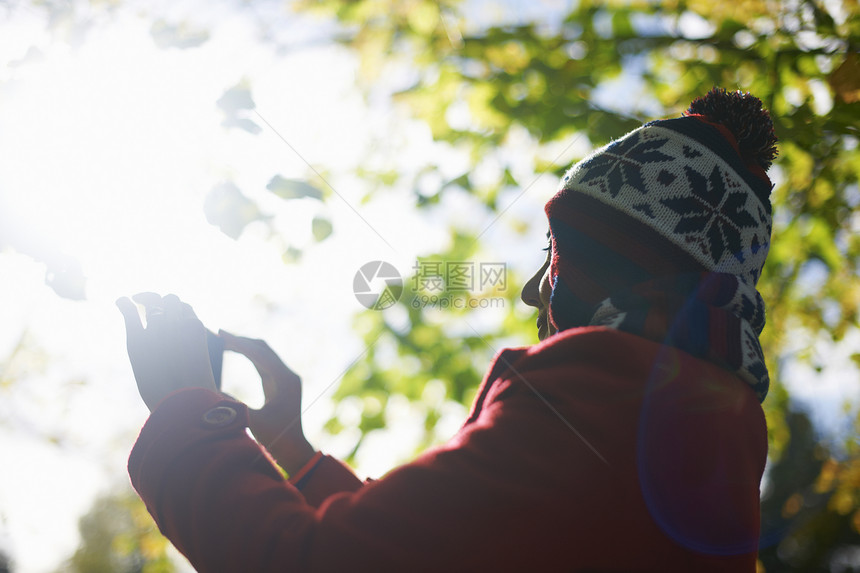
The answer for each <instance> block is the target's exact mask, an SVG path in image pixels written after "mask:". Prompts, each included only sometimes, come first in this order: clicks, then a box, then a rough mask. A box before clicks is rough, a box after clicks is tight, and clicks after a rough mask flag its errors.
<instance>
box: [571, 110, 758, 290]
mask: <svg viewBox="0 0 860 573" xmlns="http://www.w3.org/2000/svg"><path fill="white" fill-rule="evenodd" d="M691 121H695V120H691ZM663 123H668V122H653V123H651V124H648V125H645V126H643V127H641V128H639V129H637V130H635V131H632V132H631V133H629V134H627V135H626V136H625V137H623V138H621V139H619V140H617V141H614V142H613V143H610V144H609V145H607V146H606V147H604V148H602V149H599V150H597V151H596V152H595V153H593V154H592V155H591V156H589V157H588V158H586V159H585V160H583V161H582V162H580V163H578V164H577V165H575V166H574V167H573V168H572V169H571V170H570V172H568V174H567V175H566V176H565V178H564V180H563V189H570V190H574V191H576V192H580V193H585V194H587V195H590V196H592V197H595V198H597V199H599V200H601V201H603V202H604V203H607V204H609V205H611V206H612V207H613V208H615V209H618V210H619V211H622V212H624V213H625V214H627V215H629V216H631V217H634V218H636V219H638V220H639V221H641V222H643V223H645V224H646V225H648V226H650V227H652V228H654V229H655V230H656V231H658V232H659V233H660V234H661V235H663V236H664V237H666V238H668V239H669V240H671V241H672V242H673V243H675V244H676V245H678V246H679V247H681V248H682V249H684V250H685V251H686V252H688V253H689V254H690V255H692V256H693V257H694V258H695V259H696V260H697V261H699V262H700V263H701V264H702V265H704V267H705V268H707V269H709V270H712V271H717V272H725V273H731V274H735V275H738V276H739V277H742V280H744V281H745V282H748V283H749V284H751V285H755V284H756V283H757V282H758V278H759V276H760V275H761V269H762V267H763V266H764V261H765V259H766V257H767V253H768V248H769V243H770V220H769V217H765V216H764V213H765V211H766V209H765V208H764V205H762V204H761V201H760V200H759V199H758V197H757V195H756V194H755V193H753V192H751V190H750V188H749V185H748V184H747V182H746V181H745V180H744V178H743V177H742V176H740V175H738V174H737V173H736V172H735V167H734V166H733V165H731V164H729V163H728V162H727V161H726V160H725V159H723V158H722V157H721V156H720V155H719V154H716V153H714V152H713V151H711V150H710V149H709V148H708V147H707V146H705V145H703V144H702V143H700V142H699V141H696V140H695V139H693V138H692V137H689V136H687V135H685V134H682V133H679V132H677V131H675V130H673V129H670V128H667V127H663V126H661V124H663Z"/></svg>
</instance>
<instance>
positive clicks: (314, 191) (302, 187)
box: [266, 175, 323, 200]
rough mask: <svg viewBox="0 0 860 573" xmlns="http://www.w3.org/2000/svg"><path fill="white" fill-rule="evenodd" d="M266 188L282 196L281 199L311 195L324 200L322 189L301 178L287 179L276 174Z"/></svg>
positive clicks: (312, 197)
mask: <svg viewBox="0 0 860 573" xmlns="http://www.w3.org/2000/svg"><path fill="white" fill-rule="evenodd" d="M266 189H268V190H269V191H271V192H272V193H274V194H275V195H277V196H278V197H280V198H281V199H302V198H304V197H310V198H311V199H318V200H322V196H323V194H322V191H320V190H319V189H318V188H316V187H314V186H313V185H311V184H310V183H308V182H307V181H302V180H300V179H285V178H284V177H281V176H280V175H275V176H274V177H272V179H271V180H270V181H269V183H268V185H266Z"/></svg>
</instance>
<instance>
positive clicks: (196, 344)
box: [116, 293, 215, 411]
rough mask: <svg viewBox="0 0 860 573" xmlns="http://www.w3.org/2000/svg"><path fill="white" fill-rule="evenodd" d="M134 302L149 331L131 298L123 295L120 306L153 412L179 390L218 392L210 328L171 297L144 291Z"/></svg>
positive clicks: (133, 358)
mask: <svg viewBox="0 0 860 573" xmlns="http://www.w3.org/2000/svg"><path fill="white" fill-rule="evenodd" d="M134 300H135V301H137V302H139V303H140V304H142V305H143V306H144V307H145V309H146V328H144V327H143V324H141V322H140V315H139V314H138V312H137V307H136V306H135V305H134V303H133V302H131V300H129V299H128V298H126V297H122V298H120V299H119V300H117V301H116V305H117V307H119V310H120V312H121V313H122V316H123V318H124V319H125V328H126V336H127V343H128V344H127V345H128V358H129V360H130V361H131V368H132V370H133V371H134V378H135V380H137V389H138V391H139V392H140V397H141V398H143V401H144V402H145V403H146V406H147V407H148V408H149V410H150V411H152V410H154V409H155V407H156V406H157V405H158V403H159V402H161V401H162V400H163V399H164V398H165V397H167V396H168V395H169V394H171V393H172V392H175V391H176V390H181V389H183V388H208V389H211V390H215V379H214V378H213V376H212V367H211V365H210V363H209V351H208V347H207V344H206V329H205V328H204V327H203V323H201V322H200V320H199V319H198V318H197V316H196V315H195V314H194V311H193V310H192V309H191V307H190V306H189V305H187V304H185V303H184V302H182V301H180V300H179V298H178V297H177V296H176V295H172V294H169V295H167V296H165V297H163V298H162V297H161V296H159V295H157V294H155V293H141V294H138V295H135V296H134Z"/></svg>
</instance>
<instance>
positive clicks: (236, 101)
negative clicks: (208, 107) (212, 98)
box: [215, 78, 256, 115]
mask: <svg viewBox="0 0 860 573" xmlns="http://www.w3.org/2000/svg"><path fill="white" fill-rule="evenodd" d="M215 105H217V106H218V107H219V108H221V110H222V111H224V112H225V113H227V114H228V115H230V114H234V113H235V112H237V111H239V110H249V109H254V108H255V107H256V106H255V104H254V100H253V98H251V86H250V84H249V82H248V80H247V79H246V78H243V79H242V80H241V81H240V82H239V83H237V84H236V85H235V86H233V87H231V88H230V89H228V90H227V91H225V92H224V94H223V95H222V96H221V97H220V98H218V101H217V102H215Z"/></svg>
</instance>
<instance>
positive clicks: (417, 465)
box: [129, 327, 767, 572]
mask: <svg viewBox="0 0 860 573" xmlns="http://www.w3.org/2000/svg"><path fill="white" fill-rule="evenodd" d="M246 424H247V410H246V409H245V407H244V406H243V405H242V404H241V403H238V402H236V401H233V400H231V399H229V398H227V397H225V396H224V395H222V394H218V393H215V392H212V391H209V390H204V389H190V390H185V391H182V392H179V393H176V394H174V395H172V396H171V397H169V398H168V399H166V400H165V401H164V402H162V404H161V405H159V407H158V408H156V409H155V411H154V412H153V413H152V415H151V416H150V418H149V420H148V421H147V423H146V425H145V426H144V427H143V430H142V431H141V434H140V437H139V439H138V441H137V443H136V445H135V447H134V450H133V451H132V453H131V457H130V459H129V473H130V475H131V479H132V483H133V485H134V487H135V488H136V489H137V491H138V492H139V494H140V496H141V497H142V498H143V499H144V501H145V502H146V505H147V507H148V508H149V511H150V512H151V513H152V515H153V516H154V517H155V520H156V521H157V523H158V525H159V527H160V529H161V531H162V532H163V533H164V534H165V535H166V536H167V537H168V538H170V539H171V540H172V541H173V543H174V544H175V545H176V547H177V548H178V549H179V550H180V551H181V552H182V553H184V554H185V555H186V556H187V557H188V559H189V560H190V561H191V563H192V564H194V566H195V567H197V569H198V571H201V572H210V571H252V572H265V571H278V572H284V571H336V572H343V571H424V570H426V571H660V572H665V571H690V572H709V571H732V572H736V571H749V572H753V571H755V559H756V546H757V538H758V528H759V489H758V487H759V481H760V479H761V475H762V471H763V470H764V464H765V457H766V453H767V434H766V427H765V421H764V415H763V413H762V409H761V407H760V405H759V403H758V400H757V399H756V397H755V395H754V394H753V392H752V391H751V390H750V388H749V387H748V386H747V385H746V384H744V383H743V382H742V381H740V380H739V379H737V378H735V377H734V376H733V375H732V374H730V373H728V372H727V371H725V370H722V369H721V368H719V367H717V366H714V365H712V364H711V363H708V362H704V361H701V360H698V359H695V358H692V357H691V356H689V355H687V354H685V353H683V352H681V351H678V350H676V349H673V348H669V347H665V346H661V345H659V344H656V343H653V342H650V341H648V340H645V339H643V338H640V337H637V336H633V335H631V334H626V333H623V332H618V331H614V330H608V329H605V328H595V327H589V328H580V329H572V330H569V331H565V332H563V333H560V334H558V335H555V336H553V337H551V338H549V339H547V340H546V341H544V342H543V343H541V344H538V345H535V346H532V347H529V348H522V349H515V350H505V351H503V352H501V353H500V354H499V355H498V356H497V357H496V359H495V360H494V362H493V365H492V367H491V368H490V371H489V373H488V375H487V377H486V378H485V380H484V382H483V384H482V386H481V388H480V391H479V393H478V397H477V398H476V400H475V404H474V405H473V408H472V413H471V415H470V416H469V419H468V420H467V421H466V423H465V424H464V425H463V427H462V429H461V430H460V432H459V433H458V434H457V435H456V436H454V438H452V439H451V440H450V441H448V442H447V443H446V444H444V445H442V446H440V447H437V448H434V449H432V450H430V451H428V452H426V453H425V454H423V455H421V456H420V457H419V458H418V459H416V460H415V461H414V462H412V463H410V464H407V465H404V466H401V467H399V468H397V469H395V470H393V471H391V472H390V473H389V474H387V475H386V476H385V477H383V478H381V479H379V480H376V481H371V482H367V483H364V484H362V482H360V481H359V480H358V479H357V478H356V477H355V476H354V475H353V474H352V472H351V471H350V470H348V469H347V468H346V466H344V465H342V464H340V463H339V462H337V461H336V460H334V459H333V458H330V457H325V458H323V460H322V461H321V462H320V463H319V464H318V465H317V466H316V468H315V469H314V471H313V472H312V474H311V475H309V476H308V477H307V478H306V480H304V481H306V483H305V485H304V486H303V490H302V492H300V491H299V490H297V489H296V488H295V487H293V485H291V484H290V483H288V482H286V481H284V480H283V479H282V477H281V475H280V473H279V472H278V471H277V470H276V469H275V468H274V467H273V466H272V464H271V462H269V460H268V458H267V457H266V456H265V455H264V454H263V453H262V451H261V449H260V447H259V446H258V445H257V444H256V442H254V441H253V440H252V439H251V438H250V437H248V435H247V433H246V430H245V427H246Z"/></svg>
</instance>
